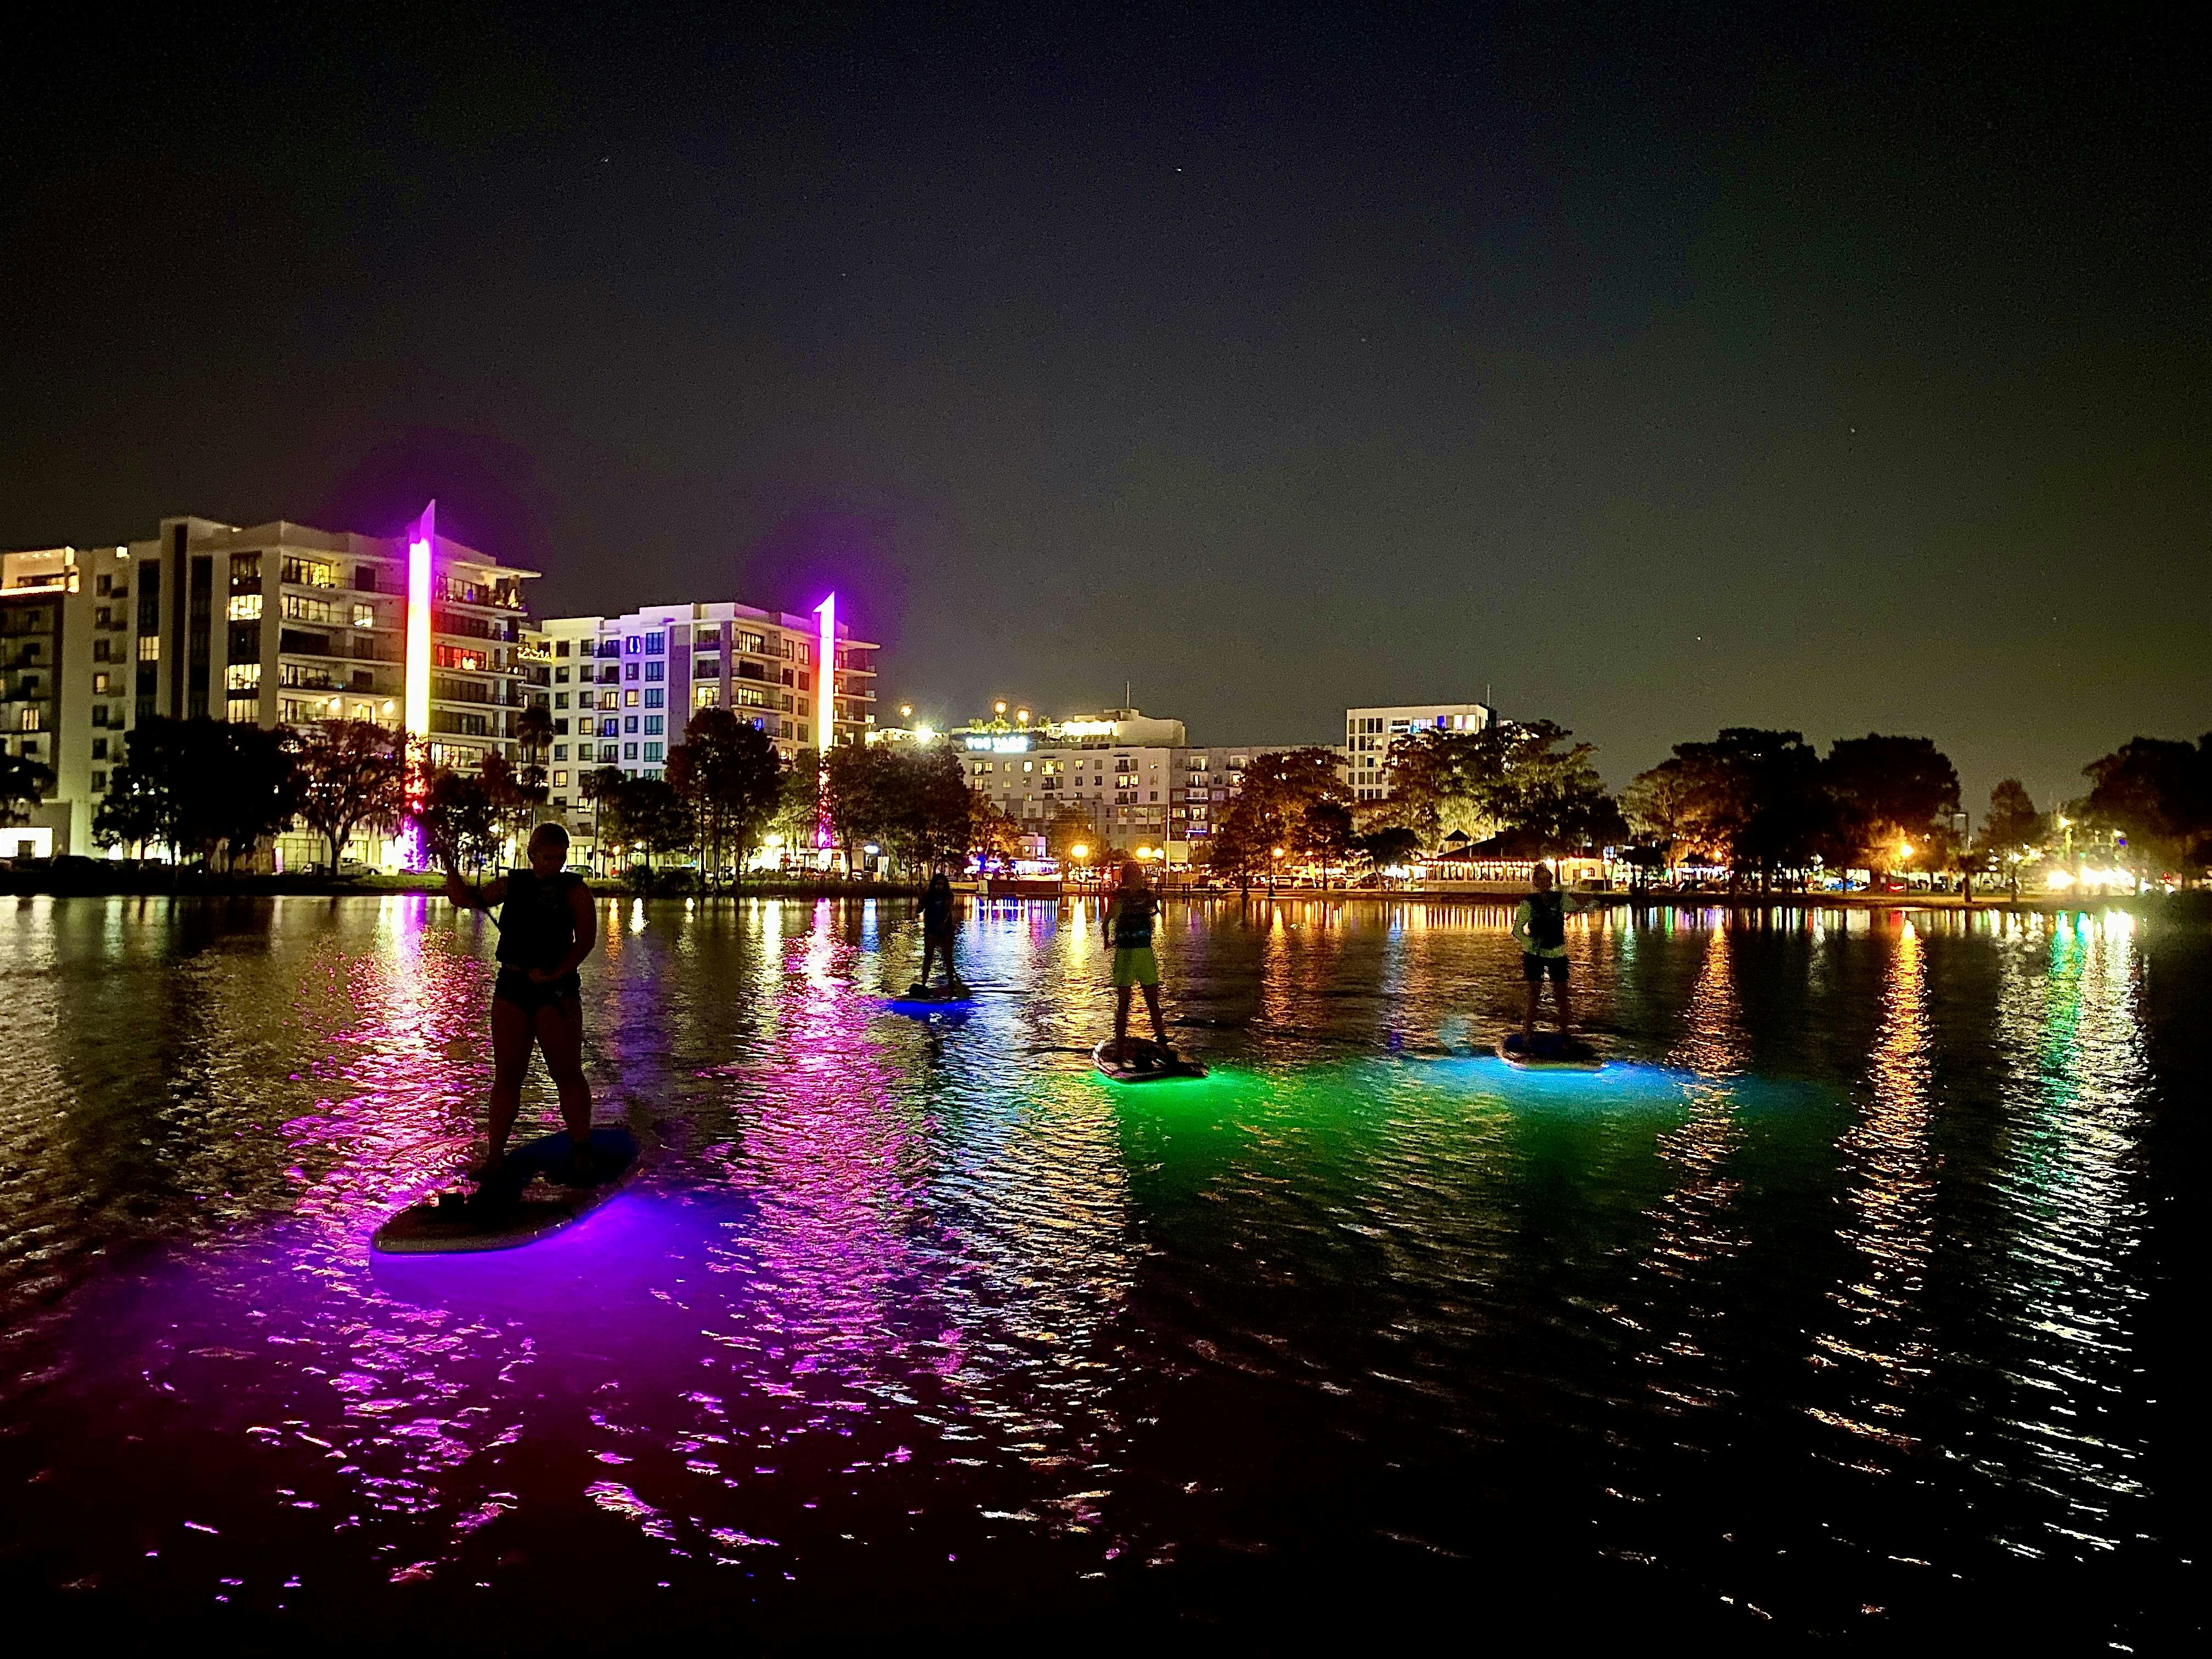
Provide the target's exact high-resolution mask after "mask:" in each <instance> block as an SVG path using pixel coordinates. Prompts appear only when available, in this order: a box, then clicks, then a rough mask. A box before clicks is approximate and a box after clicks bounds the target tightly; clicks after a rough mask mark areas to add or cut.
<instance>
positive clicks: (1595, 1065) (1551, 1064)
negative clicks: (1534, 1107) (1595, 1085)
mask: <svg viewBox="0 0 2212 1659" xmlns="http://www.w3.org/2000/svg"><path fill="white" fill-rule="evenodd" d="M1498 1059H1500V1060H1504V1062H1505V1063H1506V1064H1507V1065H1508V1066H1517V1067H1518V1068H1519V1069H1520V1070H1522V1071H1524V1072H1595V1071H1597V1070H1598V1069H1600V1068H1601V1066H1604V1064H1605V1061H1604V1060H1601V1059H1600V1058H1599V1057H1598V1052H1597V1050H1596V1049H1595V1048H1591V1047H1590V1046H1589V1043H1587V1042H1583V1040H1582V1039H1581V1038H1579V1037H1571V1036H1561V1035H1560V1034H1559V1032H1557V1031H1539V1032H1537V1033H1536V1040H1535V1042H1533V1043H1531V1044H1529V1045H1528V1047H1527V1048H1522V1044H1521V1033H1520V1032H1518V1031H1508V1032H1507V1033H1506V1034H1505V1035H1504V1036H1502V1037H1500V1038H1498Z"/></svg>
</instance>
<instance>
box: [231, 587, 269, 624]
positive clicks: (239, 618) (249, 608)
mask: <svg viewBox="0 0 2212 1659" xmlns="http://www.w3.org/2000/svg"><path fill="white" fill-rule="evenodd" d="M228 616H229V617H230V620H231V621H233V622H259V621H260V620H261V596H260V595H259V594H258V593H234V594H232V595H231V596H230V605H229V606H228Z"/></svg>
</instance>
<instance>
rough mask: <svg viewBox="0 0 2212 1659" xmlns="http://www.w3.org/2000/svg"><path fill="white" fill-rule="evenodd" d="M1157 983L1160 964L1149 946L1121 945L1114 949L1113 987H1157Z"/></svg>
mask: <svg viewBox="0 0 2212 1659" xmlns="http://www.w3.org/2000/svg"><path fill="white" fill-rule="evenodd" d="M1159 982H1160V962H1159V958H1158V957H1156V956H1154V955H1153V954H1152V946H1151V945H1118V946H1116V947H1115V951H1114V983H1115V985H1117V986H1120V985H1158V983H1159Z"/></svg>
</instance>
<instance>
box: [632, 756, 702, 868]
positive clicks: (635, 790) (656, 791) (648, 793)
mask: <svg viewBox="0 0 2212 1659" xmlns="http://www.w3.org/2000/svg"><path fill="white" fill-rule="evenodd" d="M616 799H617V801H619V803H620V804H621V811H622V818H623V829H624V831H625V837H626V838H625V842H624V844H625V845H627V846H632V847H636V848H640V849H641V850H642V851H643V852H644V854H645V861H646V864H647V867H648V868H649V867H651V866H652V863H653V856H654V855H655V854H669V853H680V852H683V851H684V850H685V849H686V848H690V847H693V846H696V844H697V842H698V834H699V831H698V825H697V824H696V822H695V821H694V820H693V818H692V816H691V809H690V806H689V805H686V804H685V802H684V797H683V796H681V795H679V794H678V793H676V790H675V788H674V787H673V786H672V785H671V784H670V783H669V781H668V780H667V779H665V778H642V777H641V778H629V779H626V780H625V781H623V787H622V788H621V789H620V790H619V791H618V792H617V796H616Z"/></svg>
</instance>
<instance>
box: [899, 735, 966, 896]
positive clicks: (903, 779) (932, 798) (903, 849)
mask: <svg viewBox="0 0 2212 1659" xmlns="http://www.w3.org/2000/svg"><path fill="white" fill-rule="evenodd" d="M888 752H889V754H890V765H889V767H887V768H886V769H885V772H884V782H885V784H886V786H887V787H888V789H889V792H890V801H889V806H890V811H889V814H888V817H889V823H888V825H887V828H888V829H889V831H890V842H891V845H892V846H893V847H894V848H896V851H897V853H898V854H899V856H900V858H901V860H902V861H903V862H905V863H907V864H908V865H909V866H912V867H913V868H914V869H915V871H916V872H921V871H928V870H935V869H938V868H940V867H942V866H948V865H952V866H957V865H958V864H960V863H961V862H962V861H963V860H964V859H965V857H966V855H967V854H968V851H969V848H970V847H971V846H973V845H974V829H975V802H976V799H977V795H976V793H975V791H974V790H972V789H970V788H969V787H968V769H967V768H966V767H965V766H963V764H961V761H960V757H959V756H957V755H956V754H954V753H953V752H952V750H950V749H926V750H919V751H913V750H906V751H902V750H889V751H888Z"/></svg>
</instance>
